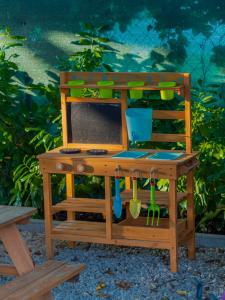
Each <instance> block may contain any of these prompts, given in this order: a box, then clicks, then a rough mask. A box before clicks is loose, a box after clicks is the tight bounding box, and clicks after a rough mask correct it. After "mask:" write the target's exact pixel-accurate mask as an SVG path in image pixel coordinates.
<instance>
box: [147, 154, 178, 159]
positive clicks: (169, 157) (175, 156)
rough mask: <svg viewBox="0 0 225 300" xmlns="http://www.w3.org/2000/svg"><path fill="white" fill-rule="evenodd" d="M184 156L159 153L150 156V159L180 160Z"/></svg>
mask: <svg viewBox="0 0 225 300" xmlns="http://www.w3.org/2000/svg"><path fill="white" fill-rule="evenodd" d="M182 156H184V153H182V152H157V153H155V154H152V155H150V156H148V159H153V160H157V159H158V160H160V159H161V160H175V159H177V158H180V157H182Z"/></svg>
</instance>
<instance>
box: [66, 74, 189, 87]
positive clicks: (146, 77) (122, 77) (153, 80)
mask: <svg viewBox="0 0 225 300" xmlns="http://www.w3.org/2000/svg"><path fill="white" fill-rule="evenodd" d="M186 74H188V73H177V72H151V73H149V72H104V73H103V72H62V73H61V76H60V77H61V82H60V83H61V85H63V84H66V83H67V82H68V81H69V80H77V79H78V80H79V79H81V80H85V81H86V82H89V83H90V82H92V83H96V82H97V81H99V80H113V81H114V82H115V84H117V83H121V82H126V83H127V82H128V81H139V80H140V81H144V82H146V83H149V84H152V85H154V84H157V83H158V82H159V81H176V82H177V83H178V84H183V81H184V77H185V75H186ZM82 87H83V86H82ZM98 88H99V86H98Z"/></svg>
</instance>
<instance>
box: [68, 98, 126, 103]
mask: <svg viewBox="0 0 225 300" xmlns="http://www.w3.org/2000/svg"><path fill="white" fill-rule="evenodd" d="M66 102H76V103H80V102H82V103H89V102H91V103H107V104H110V103H121V100H120V99H102V98H75V97H67V98H66Z"/></svg>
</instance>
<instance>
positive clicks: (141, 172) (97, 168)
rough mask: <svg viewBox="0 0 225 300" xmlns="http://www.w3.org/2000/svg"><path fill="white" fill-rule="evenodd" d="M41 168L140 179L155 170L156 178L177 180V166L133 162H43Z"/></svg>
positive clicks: (53, 171)
mask: <svg viewBox="0 0 225 300" xmlns="http://www.w3.org/2000/svg"><path fill="white" fill-rule="evenodd" d="M40 167H41V171H42V172H46V173H62V174H66V173H73V174H80V175H99V176H115V175H118V176H121V177H132V176H136V177H138V178H149V177H150V176H151V175H150V173H151V171H152V170H154V174H153V175H154V177H155V178H168V179H170V178H176V175H177V172H176V167H175V166H171V165H170V166H168V165H163V166H162V165H160V167H159V166H157V165H156V164H154V163H149V162H148V163H145V164H143V163H142V164H140V163H139V164H138V163H136V162H135V163H132V162H122V163H121V162H120V163H118V162H116V161H115V162H112V161H109V162H103V161H100V160H95V161H88V160H82V159H81V160H77V159H76V160H75V159H74V160H73V159H64V160H41V161H40Z"/></svg>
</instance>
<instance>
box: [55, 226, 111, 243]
mask: <svg viewBox="0 0 225 300" xmlns="http://www.w3.org/2000/svg"><path fill="white" fill-rule="evenodd" d="M52 236H53V238H54V239H60V240H68V241H70V240H71V241H83V242H90V241H92V242H96V243H103V242H105V239H106V224H105V223H101V222H86V221H64V222H60V224H59V225H58V226H56V227H53V229H52Z"/></svg>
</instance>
